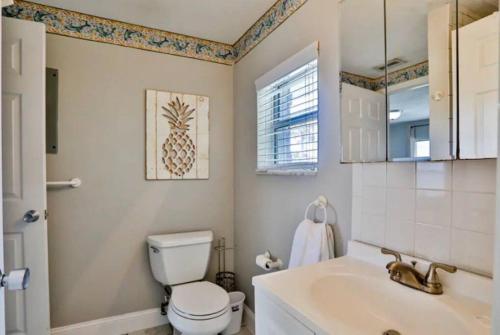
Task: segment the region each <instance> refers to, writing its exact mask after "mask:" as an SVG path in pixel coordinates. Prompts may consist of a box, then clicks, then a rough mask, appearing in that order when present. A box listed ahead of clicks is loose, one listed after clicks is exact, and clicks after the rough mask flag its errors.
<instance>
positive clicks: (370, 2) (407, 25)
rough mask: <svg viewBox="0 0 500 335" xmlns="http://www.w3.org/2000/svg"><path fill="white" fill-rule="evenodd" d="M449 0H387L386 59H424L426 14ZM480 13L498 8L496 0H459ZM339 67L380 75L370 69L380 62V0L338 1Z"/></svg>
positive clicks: (382, 10) (461, 4) (381, 20)
mask: <svg viewBox="0 0 500 335" xmlns="http://www.w3.org/2000/svg"><path fill="white" fill-rule="evenodd" d="M451 2H453V1H451V0H391V1H387V12H386V14H387V59H389V60H390V59H393V58H401V59H403V60H404V61H405V62H406V63H404V64H401V65H400V66H399V67H395V68H390V69H389V70H390V71H394V70H398V69H400V68H404V67H407V66H409V65H413V64H417V63H420V62H423V61H426V60H427V58H428V55H427V54H428V51H427V15H428V12H429V10H430V9H432V8H435V7H438V6H442V5H443V4H447V3H451ZM459 6H461V7H467V8H468V9H469V10H472V11H474V12H475V13H476V14H479V15H480V16H484V15H489V14H491V13H492V11H495V10H498V2H497V0H459ZM340 27H341V62H342V71H346V72H350V73H354V74H357V75H361V76H366V77H369V78H378V77H381V76H383V75H384V73H383V71H378V70H375V69H373V68H374V67H376V66H379V65H383V64H384V9H383V1H382V0H376V1H375V0H344V1H343V2H342V5H341V26H340Z"/></svg>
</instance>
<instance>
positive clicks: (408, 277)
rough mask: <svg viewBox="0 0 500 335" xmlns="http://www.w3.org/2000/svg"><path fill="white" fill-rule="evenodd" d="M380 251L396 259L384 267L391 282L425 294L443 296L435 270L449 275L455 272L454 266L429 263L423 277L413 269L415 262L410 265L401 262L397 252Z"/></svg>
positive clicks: (441, 286) (384, 249)
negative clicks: (443, 271)
mask: <svg viewBox="0 0 500 335" xmlns="http://www.w3.org/2000/svg"><path fill="white" fill-rule="evenodd" d="M381 251H382V253H383V254H386V255H393V256H394V257H396V260H395V261H392V262H389V263H388V264H387V265H386V268H387V270H388V271H389V275H390V278H391V280H393V281H395V282H397V283H399V284H402V285H405V286H408V287H411V288H414V289H416V290H419V291H422V292H425V293H430V294H443V285H442V284H441V281H440V280H439V276H438V274H437V269H441V270H445V271H447V272H450V273H454V272H457V267H456V266H452V265H447V264H443V263H431V265H430V266H429V270H428V271H427V274H425V275H423V274H421V273H420V272H418V271H417V270H416V269H415V265H416V264H417V262H415V261H413V262H412V264H411V265H410V264H407V263H404V262H403V261H402V259H401V254H400V253H399V252H397V251H394V250H390V249H387V248H382V249H381Z"/></svg>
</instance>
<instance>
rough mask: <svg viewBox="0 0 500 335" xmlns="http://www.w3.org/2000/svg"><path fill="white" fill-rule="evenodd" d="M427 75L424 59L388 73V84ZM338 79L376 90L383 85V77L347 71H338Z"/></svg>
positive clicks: (427, 69) (426, 63)
mask: <svg viewBox="0 0 500 335" xmlns="http://www.w3.org/2000/svg"><path fill="white" fill-rule="evenodd" d="M428 75H429V62H428V61H425V62H422V63H418V64H415V65H411V66H408V67H406V68H404V69H401V70H397V71H394V72H390V73H389V74H388V86H392V85H396V84H400V83H403V82H405V81H408V80H412V79H417V78H420V77H425V76H428ZM340 81H341V82H343V83H347V84H351V85H354V86H358V87H362V88H366V89H369V90H372V91H377V90H379V89H382V88H384V87H385V78H384V77H378V78H368V77H364V76H360V75H357V74H353V73H349V72H341V73H340Z"/></svg>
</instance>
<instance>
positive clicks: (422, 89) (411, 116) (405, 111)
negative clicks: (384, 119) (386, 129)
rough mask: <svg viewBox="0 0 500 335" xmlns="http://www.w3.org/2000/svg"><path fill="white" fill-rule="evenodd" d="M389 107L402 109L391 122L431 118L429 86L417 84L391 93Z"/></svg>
mask: <svg viewBox="0 0 500 335" xmlns="http://www.w3.org/2000/svg"><path fill="white" fill-rule="evenodd" d="M389 106H390V107H389V109H390V110H394V109H399V110H401V111H402V114H401V117H400V118H399V119H397V120H393V121H391V124H394V123H401V122H409V121H417V120H425V119H428V118H429V86H417V87H412V88H409V89H405V90H401V91H398V92H395V93H392V94H390V96H389Z"/></svg>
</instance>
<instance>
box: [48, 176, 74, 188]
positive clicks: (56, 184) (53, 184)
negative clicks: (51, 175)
mask: <svg viewBox="0 0 500 335" xmlns="http://www.w3.org/2000/svg"><path fill="white" fill-rule="evenodd" d="M81 185H82V180H81V179H80V178H73V179H70V180H68V181H48V182H47V187H65V186H69V187H73V188H77V187H80V186H81Z"/></svg>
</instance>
